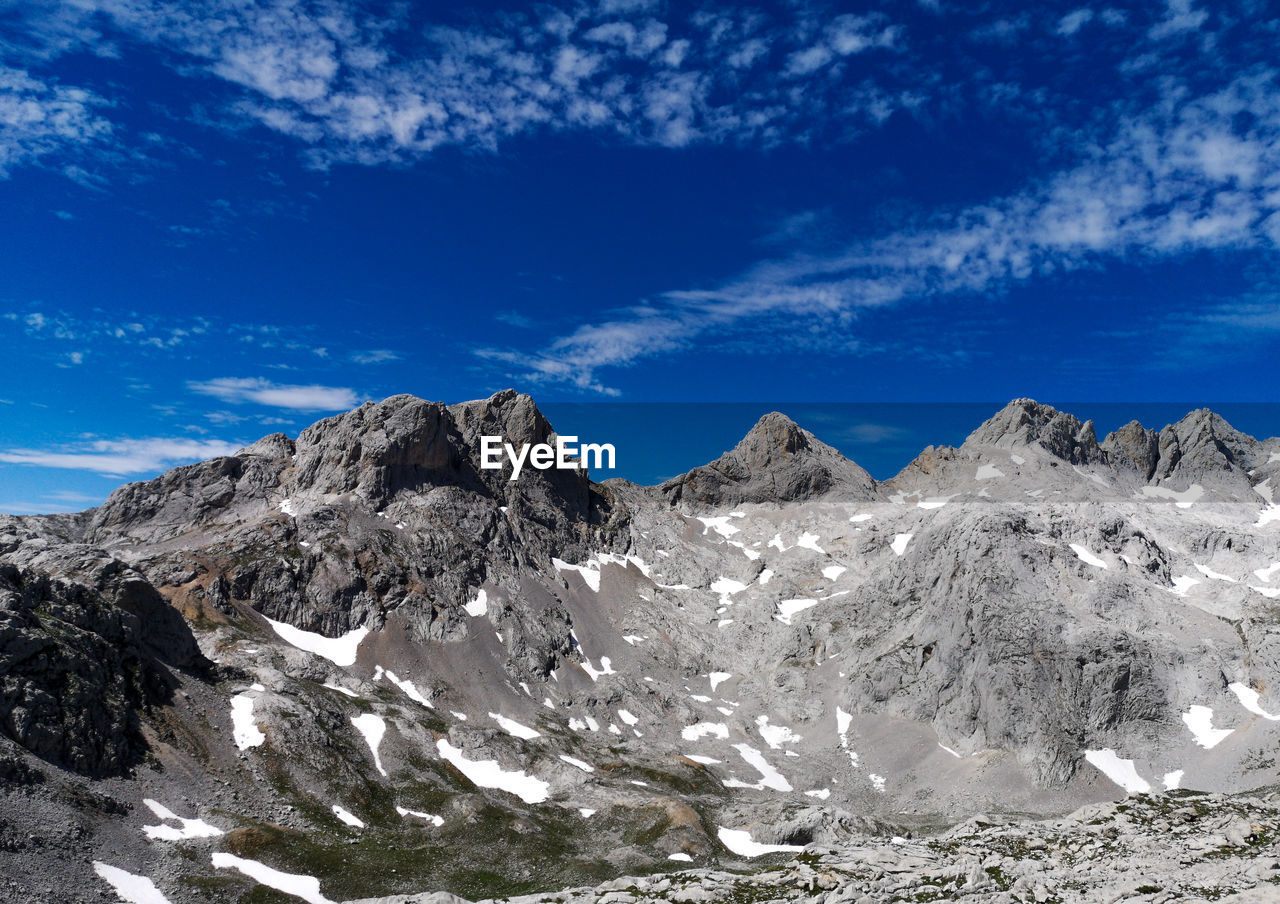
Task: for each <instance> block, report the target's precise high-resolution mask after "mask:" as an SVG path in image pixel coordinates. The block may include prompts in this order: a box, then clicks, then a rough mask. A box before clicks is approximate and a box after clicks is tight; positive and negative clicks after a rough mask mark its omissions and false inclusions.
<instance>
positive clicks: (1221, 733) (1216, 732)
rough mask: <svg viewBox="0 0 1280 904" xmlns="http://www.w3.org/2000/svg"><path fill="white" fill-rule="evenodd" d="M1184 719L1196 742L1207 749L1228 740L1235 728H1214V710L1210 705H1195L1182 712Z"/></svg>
mask: <svg viewBox="0 0 1280 904" xmlns="http://www.w3.org/2000/svg"><path fill="white" fill-rule="evenodd" d="M1182 721H1183V722H1184V723H1185V724H1186V726H1187V728H1188V729H1190V731H1191V734H1192V735H1193V736H1194V737H1195V739H1196V743H1197V744H1199V745H1200V746H1201V747H1203V748H1204V749H1205V750H1212V749H1213V748H1215V747H1217V746H1218V745H1219V744H1221V743H1222V742H1223V741H1224V740H1226V738H1227V736H1228V735H1230V734H1231V733H1232V732H1233V731H1235V729H1234V728H1214V727H1213V710H1212V709H1211V708H1210V707H1208V706H1193V707H1191V709H1189V710H1187V711H1186V712H1185V713H1183V714H1182Z"/></svg>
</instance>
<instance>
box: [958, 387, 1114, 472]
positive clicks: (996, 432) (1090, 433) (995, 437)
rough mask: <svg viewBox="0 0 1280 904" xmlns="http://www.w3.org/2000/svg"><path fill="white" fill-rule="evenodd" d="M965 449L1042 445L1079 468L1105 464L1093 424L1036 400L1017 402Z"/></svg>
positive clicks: (970, 439)
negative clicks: (1084, 465) (973, 447)
mask: <svg viewBox="0 0 1280 904" xmlns="http://www.w3.org/2000/svg"><path fill="white" fill-rule="evenodd" d="M964 445H965V446H968V447H972V446H997V447H999V448H1002V449H1012V448H1016V447H1018V446H1030V445H1038V446H1040V447H1041V448H1043V449H1044V450H1045V451H1047V452H1049V453H1050V454H1052V455H1055V456H1056V457H1058V458H1061V459H1062V460H1063V461H1067V462H1070V463H1071V464H1076V465H1083V464H1092V463H1097V462H1101V461H1102V458H1103V456H1102V449H1101V448H1100V447H1099V446H1098V437H1097V435H1096V434H1095V433H1094V430H1093V421H1084V422H1083V423H1082V422H1081V421H1080V419H1079V418H1077V417H1076V416H1075V415H1072V414H1067V413H1066V412H1065V411H1059V410H1058V409H1056V408H1054V407H1052V406H1050V405H1042V404H1040V403H1039V402H1037V401H1035V400H1034V399H1014V400H1013V401H1012V402H1010V403H1009V404H1008V405H1005V406H1004V408H1002V409H1000V411H998V412H997V413H996V414H995V415H994V416H993V417H991V418H990V419H989V420H988V421H987V422H986V423H984V424H983V425H982V426H981V427H979V428H978V429H977V430H975V431H973V432H972V433H970V434H969V437H968V438H967V439H966V440H965V441H964Z"/></svg>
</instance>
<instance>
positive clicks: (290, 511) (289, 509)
mask: <svg viewBox="0 0 1280 904" xmlns="http://www.w3.org/2000/svg"><path fill="white" fill-rule="evenodd" d="M280 511H282V512H284V513H285V514H286V515H288V516H289V517H290V518H296V517H298V510H297V509H295V508H294V507H293V500H292V499H281V500H280Z"/></svg>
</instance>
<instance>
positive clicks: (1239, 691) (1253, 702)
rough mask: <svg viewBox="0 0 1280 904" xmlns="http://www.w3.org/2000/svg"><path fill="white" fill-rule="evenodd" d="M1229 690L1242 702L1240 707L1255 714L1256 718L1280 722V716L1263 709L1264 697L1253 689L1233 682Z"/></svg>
mask: <svg viewBox="0 0 1280 904" xmlns="http://www.w3.org/2000/svg"><path fill="white" fill-rule="evenodd" d="M1227 690H1229V691H1231V693H1233V694H1235V695H1236V699H1237V700H1239V701H1240V705H1241V706H1243V707H1244V708H1245V709H1247V710H1248V711H1249V712H1251V713H1253V714H1254V715H1255V716H1262V718H1264V719H1269V720H1270V721H1272V722H1280V716H1277V715H1273V714H1271V713H1269V712H1267V711H1266V710H1265V709H1263V708H1262V703H1261V700H1262V697H1261V695H1260V694H1259V693H1258V692H1257V691H1255V690H1254V689H1253V688H1251V687H1249V686H1248V685H1247V684H1242V683H1241V682H1239V681H1233V682H1232V683H1231V684H1228V685H1227Z"/></svg>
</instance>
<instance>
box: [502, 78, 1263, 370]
mask: <svg viewBox="0 0 1280 904" xmlns="http://www.w3.org/2000/svg"><path fill="white" fill-rule="evenodd" d="M1278 83H1280V73H1277V72H1275V71H1272V70H1255V71H1251V72H1248V73H1246V74H1244V75H1239V76H1237V77H1235V78H1233V79H1231V80H1230V81H1229V82H1228V83H1227V84H1226V85H1225V86H1224V87H1222V88H1221V89H1219V90H1217V91H1212V92H1208V93H1205V94H1203V95H1196V94H1193V93H1192V92H1190V91H1189V90H1188V89H1186V88H1185V87H1184V86H1182V85H1180V84H1179V83H1177V82H1174V81H1171V80H1167V81H1166V82H1165V83H1164V85H1163V89H1164V90H1163V91H1162V93H1161V95H1160V96H1159V97H1158V98H1157V99H1156V101H1155V103H1154V104H1152V105H1151V106H1150V107H1149V108H1148V109H1146V110H1144V111H1139V112H1137V113H1135V112H1133V111H1132V110H1131V109H1129V108H1127V107H1121V108H1120V109H1119V111H1118V113H1117V115H1116V118H1115V123H1116V124H1115V126H1114V129H1113V131H1112V133H1111V134H1110V135H1109V136H1107V135H1103V134H1097V135H1090V136H1087V140H1086V141H1084V142H1083V146H1084V152H1083V155H1082V159H1081V160H1080V162H1079V163H1078V164H1076V165H1074V166H1071V167H1068V168H1066V169H1064V170H1062V171H1060V172H1058V173H1057V174H1054V175H1051V176H1048V177H1046V178H1043V179H1041V180H1037V181H1035V182H1032V183H1030V184H1028V185H1027V186H1026V187H1025V188H1024V189H1023V190H1022V191H1020V192H1016V193H1013V194H1010V195H1006V196H1004V197H998V198H994V199H992V200H990V201H988V202H987V203H983V204H978V205H974V206H970V207H967V208H961V209H958V210H954V211H950V212H947V211H942V212H939V213H938V214H936V215H935V216H934V217H933V218H931V219H930V220H929V221H926V222H924V223H921V224H916V225H909V226H906V227H904V228H901V229H898V230H895V231H889V232H886V233H884V234H882V235H880V236H871V237H867V238H864V239H862V240H859V241H856V242H853V243H851V244H848V245H846V246H845V247H843V248H841V249H839V250H838V251H835V252H831V253H826V254H821V255H814V254H796V255H793V256H791V257H785V258H777V259H773V260H766V261H762V262H761V263H759V264H757V265H755V266H754V267H752V268H750V269H749V270H747V271H746V272H744V273H743V274H741V275H740V276H739V277H737V278H736V279H733V280H730V281H728V282H726V283H724V284H723V285H721V286H719V287H717V288H713V289H700V290H683V291H670V292H666V293H664V294H662V295H660V296H658V297H657V298H655V299H652V300H651V301H650V303H648V304H647V305H644V306H638V307H635V308H633V309H629V310H624V311H620V312H617V313H616V314H615V315H614V316H613V317H611V318H609V319H606V320H604V321H603V322H601V323H597V324H585V325H582V326H580V327H578V328H577V329H576V330H574V331H573V332H572V333H570V334H568V335H566V336H563V337H561V338H559V339H557V340H555V341H554V342H552V343H551V344H550V345H549V346H548V347H546V348H545V349H543V350H542V351H540V352H537V353H535V354H533V355H532V356H522V355H520V354H518V353H514V352H506V351H495V350H493V349H486V350H483V351H482V352H481V354H482V355H483V356H485V357H488V358H490V359H495V360H500V361H504V362H506V363H508V364H512V365H518V364H520V363H521V361H522V360H523V361H524V362H525V369H524V374H523V375H524V376H526V377H529V378H533V379H538V380H545V381H557V382H565V383H570V384H572V385H575V386H577V387H579V388H581V389H585V390H593V391H606V390H607V389H608V388H607V387H606V386H605V384H604V383H603V382H602V380H601V377H600V372H601V370H603V369H605V368H608V367H619V366H621V367H626V366H631V365H634V364H636V363H637V362H639V361H640V360H642V359H645V358H649V357H653V356H658V355H663V354H669V353H671V352H673V351H675V350H678V349H681V348H684V347H685V346H687V345H688V344H690V343H691V342H693V341H695V340H699V341H700V342H702V343H707V342H708V337H709V336H714V335H717V334H721V333H727V332H729V331H731V330H742V329H744V328H746V327H749V326H752V325H757V324H759V323H762V322H768V320H769V318H776V317H785V318H787V319H789V320H792V321H795V320H804V319H810V320H819V321H821V320H833V321H834V322H835V323H838V324H840V325H842V326H843V327H844V329H842V330H841V332H843V333H848V332H849V330H848V327H849V326H850V325H851V324H852V323H853V322H854V321H855V320H856V318H857V316H858V313H859V311H861V310H864V309H868V308H875V307H882V306H886V305H892V304H897V303H900V302H904V301H910V300H913V299H923V298H930V297H960V296H971V295H973V294H976V293H991V292H1002V291H1004V290H1005V289H1007V288H1009V287H1010V286H1012V285H1014V284H1017V283H1021V282H1025V281H1028V280H1031V279H1035V278H1044V277H1049V276H1052V275H1054V274H1058V273H1061V272H1063V271H1069V270H1075V269H1079V268H1082V267H1087V266H1092V265H1094V264H1096V263H1098V262H1103V261H1107V260H1132V261H1135V262H1139V263H1140V262H1143V261H1151V260H1155V259H1159V258H1165V257H1170V256H1176V255H1184V254H1189V253H1193V252H1199V251H1221V250H1238V249H1246V248H1268V249H1274V248H1276V247H1277V246H1278V245H1280V84H1278ZM1241 122H1247V123H1248V124H1249V125H1248V127H1247V131H1245V130H1244V129H1242V128H1241V126H1240V123H1241ZM1082 138H1086V136H1082ZM1247 313H1248V316H1249V318H1250V319H1251V320H1253V319H1256V318H1257V317H1259V316H1263V317H1264V319H1265V318H1266V317H1269V314H1268V312H1262V314H1261V315H1260V314H1259V312H1257V311H1251V312H1247ZM1223 316H1224V317H1228V316H1230V315H1229V314H1226V313H1224V314H1223ZM1268 322H1269V321H1268Z"/></svg>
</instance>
